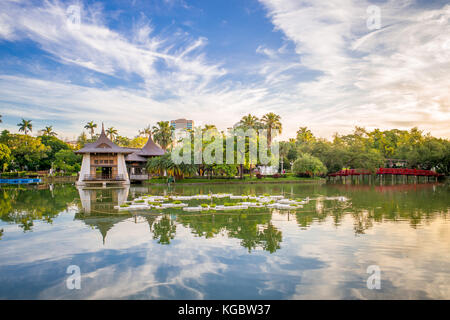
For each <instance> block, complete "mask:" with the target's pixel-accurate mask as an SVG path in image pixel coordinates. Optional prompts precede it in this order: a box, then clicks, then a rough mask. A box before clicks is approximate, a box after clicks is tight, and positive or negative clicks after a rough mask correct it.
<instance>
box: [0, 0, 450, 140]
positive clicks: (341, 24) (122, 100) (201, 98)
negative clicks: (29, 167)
mask: <svg viewBox="0 0 450 320" xmlns="http://www.w3.org/2000/svg"><path fill="white" fill-rule="evenodd" d="M3 2H4V3H3V4H2V11H1V12H0V114H2V116H3V123H2V127H3V128H7V129H9V130H11V131H14V132H15V131H17V126H16V124H17V123H18V122H20V120H21V118H25V119H32V120H33V125H34V132H35V133H37V130H39V129H41V128H43V127H44V126H47V125H52V126H53V127H54V129H55V131H56V132H58V133H59V135H60V136H61V137H64V138H68V139H73V138H75V137H76V136H77V135H79V134H80V132H81V131H82V130H83V126H84V124H85V123H86V122H87V121H90V120H94V121H95V122H97V123H100V122H102V121H104V122H105V125H106V126H108V127H109V126H114V127H116V128H117V129H118V130H119V133H120V134H123V135H128V136H135V135H137V132H138V130H139V129H141V128H143V127H145V126H147V125H148V124H151V125H153V124H155V122H156V121H160V120H171V119H177V118H188V119H192V120H194V121H195V123H196V125H203V124H216V125H217V126H218V127H219V128H220V129H225V128H227V127H229V126H232V125H233V124H234V123H236V122H237V121H239V119H240V118H241V117H242V116H243V115H245V114H247V113H249V112H251V113H253V114H256V115H257V116H262V115H263V114H264V113H267V112H271V111H272V112H275V113H278V114H280V115H281V117H282V122H283V125H284V132H283V135H282V138H288V137H294V136H295V131H296V130H297V129H298V127H300V126H308V127H310V128H311V129H312V130H313V132H314V133H315V134H316V135H318V136H321V137H325V138H329V137H331V136H332V134H333V133H334V132H340V133H348V132H350V131H351V130H352V129H353V127H354V126H356V125H358V126H364V127H366V128H368V129H373V128H381V129H390V128H400V129H409V128H411V127H413V126H418V127H419V128H420V129H422V130H424V131H426V132H431V133H432V134H433V135H436V136H442V137H447V138H448V137H449V136H450V130H449V129H448V127H449V125H448V124H449V120H450V113H449V111H450V94H449V90H448V88H449V87H450V79H449V78H450V77H449V76H448V74H449V70H450V22H449V21H450V5H448V4H446V2H445V1H434V2H428V1H409V0H402V1H394V0H392V1H350V0H344V1H336V2H333V1H312V0H311V1H309V0H305V1H298V0H240V1H237V0H231V1H230V0H227V1H219V0H217V1H206V0H205V1H187V0H135V1H129V2H126V1H118V0H115V1H53V0H48V1H30V0H5V1H3ZM373 5H375V6H376V7H377V8H378V9H379V12H380V15H379V17H380V28H376V29H373V28H370V27H368V24H367V21H368V19H369V18H370V17H369V13H368V8H369V7H370V6H373ZM71 6H72V7H71ZM68 8H79V9H80V25H77V24H75V25H74V24H73V21H74V20H71V18H73V17H74V15H73V11H70V10H69V11H68Z"/></svg>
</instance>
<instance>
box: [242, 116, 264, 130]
mask: <svg viewBox="0 0 450 320" xmlns="http://www.w3.org/2000/svg"><path fill="white" fill-rule="evenodd" d="M239 126H240V127H242V128H244V129H258V128H259V127H260V126H261V123H260V122H259V119H258V117H255V116H254V115H252V114H250V113H249V114H248V115H246V116H243V117H242V119H241V121H239Z"/></svg>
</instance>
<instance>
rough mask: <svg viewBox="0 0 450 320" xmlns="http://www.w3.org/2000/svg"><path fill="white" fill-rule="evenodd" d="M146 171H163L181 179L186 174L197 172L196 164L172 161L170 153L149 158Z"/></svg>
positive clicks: (161, 172) (157, 172)
mask: <svg viewBox="0 0 450 320" xmlns="http://www.w3.org/2000/svg"><path fill="white" fill-rule="evenodd" d="M147 171H148V172H149V173H156V174H159V175H161V176H162V175H163V174H164V172H167V174H169V175H171V176H174V177H175V178H176V179H177V180H178V179H183V178H184V176H186V175H189V176H190V175H194V174H196V173H197V165H195V164H189V163H180V164H176V163H174V162H173V161H172V157H171V155H170V153H166V154H165V155H163V156H160V157H153V158H150V159H149V160H148V162H147Z"/></svg>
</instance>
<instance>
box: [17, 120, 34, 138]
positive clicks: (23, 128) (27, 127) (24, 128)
mask: <svg viewBox="0 0 450 320" xmlns="http://www.w3.org/2000/svg"><path fill="white" fill-rule="evenodd" d="M31 121H32V120H25V119H22V122H21V123H18V124H17V126H18V127H19V132H23V133H25V135H27V134H28V132H31V131H33V124H32V123H31Z"/></svg>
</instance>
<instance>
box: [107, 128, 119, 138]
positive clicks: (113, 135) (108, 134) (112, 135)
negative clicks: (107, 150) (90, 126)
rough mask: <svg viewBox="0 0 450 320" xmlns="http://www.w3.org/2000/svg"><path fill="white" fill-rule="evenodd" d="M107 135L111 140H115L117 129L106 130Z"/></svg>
mask: <svg viewBox="0 0 450 320" xmlns="http://www.w3.org/2000/svg"><path fill="white" fill-rule="evenodd" d="M106 135H107V136H108V137H109V139H111V141H112V140H114V137H115V136H117V129H116V128H114V127H110V128H108V129H107V130H106Z"/></svg>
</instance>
